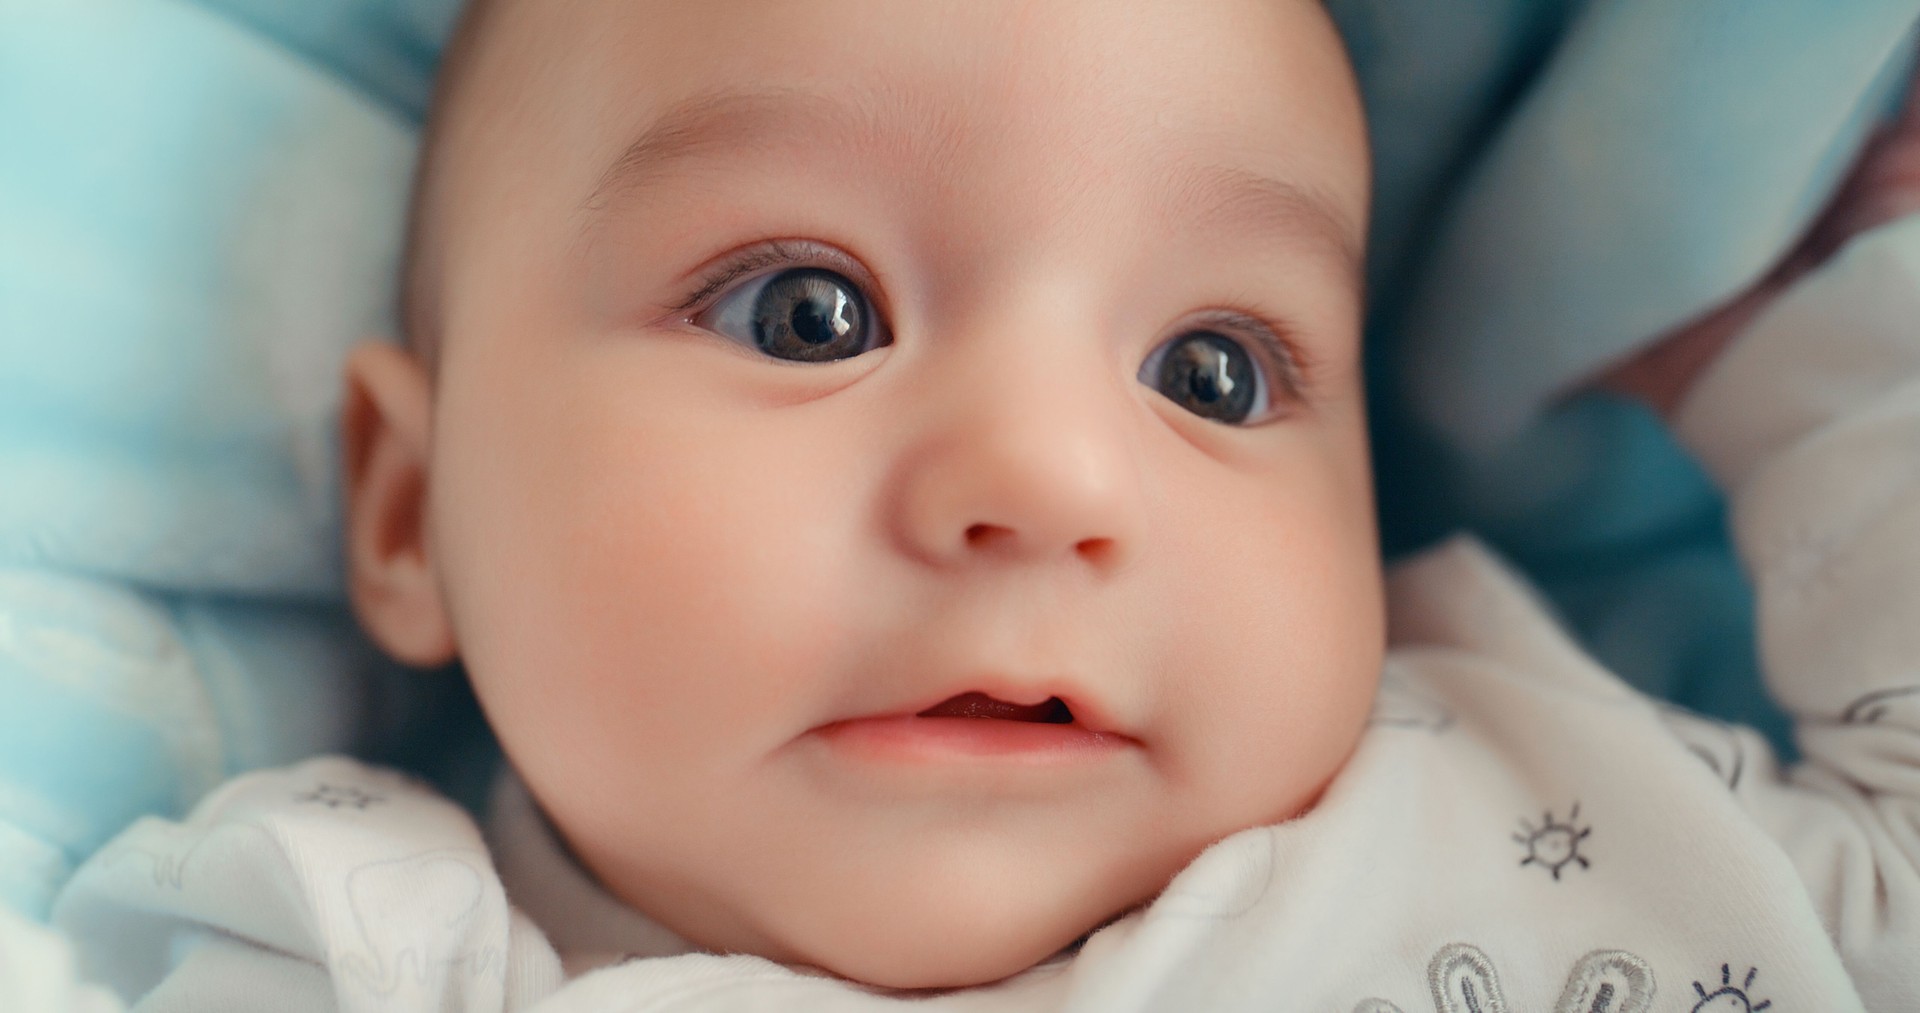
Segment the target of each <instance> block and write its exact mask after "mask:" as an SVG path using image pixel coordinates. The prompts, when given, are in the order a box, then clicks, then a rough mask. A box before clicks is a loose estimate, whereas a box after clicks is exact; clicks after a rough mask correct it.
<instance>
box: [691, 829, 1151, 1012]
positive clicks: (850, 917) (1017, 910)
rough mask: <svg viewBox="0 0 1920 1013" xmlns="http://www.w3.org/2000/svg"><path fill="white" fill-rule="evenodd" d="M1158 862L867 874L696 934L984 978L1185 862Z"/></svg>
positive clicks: (717, 941)
mask: <svg viewBox="0 0 1920 1013" xmlns="http://www.w3.org/2000/svg"><path fill="white" fill-rule="evenodd" d="M986 864H992V863H986ZM1086 864H1087V865H1094V864H1097V863H1095V862H1088V863H1086ZM1153 864H1154V866H1155V867H1154V868H1152V869H1151V871H1149V870H1148V869H1145V868H1142V869H1138V870H1135V871H1134V872H1133V873H1126V872H1123V873H1121V874H1120V875H1119V876H1116V877H1110V878H1104V879H1102V878H1088V879H1084V880H1082V881H1080V882H1077V883H1069V884H1063V883H1062V880H1063V879H1068V878H1070V877H1063V876H1060V875H1056V872H1057V871H1058V870H1049V869H1036V868H1032V867H1028V868H1025V869H1021V870H1018V871H1017V872H1016V873H1014V874H1012V875H1006V876H997V877H990V878H986V879H983V878H982V877H981V876H980V875H977V874H976V875H973V876H964V877H963V876H955V875H952V874H950V873H949V874H946V875H941V874H937V873H929V874H927V875H925V876H922V877H918V878H917V881H915V882H913V883H911V884H910V885H906V886H901V885H897V884H887V883H882V882H876V881H874V880H867V881H864V882H862V883H861V884H860V886H859V887H858V888H856V892H857V893H858V894H861V895H857V896H848V895H844V894H843V895H841V896H838V897H835V896H832V895H823V894H822V893H821V892H820V891H819V889H818V888H817V887H816V888H813V889H809V888H805V887H803V888H802V889H799V890H796V891H793V892H792V893H789V894H787V895H785V896H781V897H777V898H769V897H761V898H758V901H759V902H760V903H759V905H758V906H757V910H754V911H751V912H741V914H742V916H743V919H742V922H741V923H737V924H736V926H735V928H734V929H733V930H732V931H728V930H724V929H723V930H721V933H722V934H723V935H725V936H727V938H714V939H702V938H699V937H697V936H695V935H692V934H689V935H688V938H689V939H690V940H691V941H693V942H694V943H696V944H697V945H700V946H702V947H703V948H705V949H708V950H713V951H718V952H734V953H741V952H746V953H754V954H757V955H759V956H762V957H766V958H768V959H770V960H774V961H776V962H778V963H781V964H784V965H787V966H789V967H792V968H794V969H796V970H801V971H803V972H806V973H825V974H828V975H832V976H834V977H839V978H844V979H848V980H850V981H853V982H856V983H859V984H862V985H868V986H878V987H881V988H888V989H903V990H924V989H950V988H962V987H968V986H975V985H984V984H989V983H992V982H996V981H999V980H1001V979H1004V978H1008V977H1011V976H1013V975H1017V974H1019V973H1021V972H1022V971H1026V970H1028V969H1030V968H1032V967H1034V966H1035V965H1037V964H1041V963H1045V962H1047V961H1048V960H1050V959H1052V958H1055V957H1058V956H1063V955H1065V954H1067V953H1069V952H1071V951H1072V950H1074V949H1076V948H1077V947H1078V946H1079V944H1080V943H1082V942H1083V941H1085V939H1086V937H1087V936H1088V935H1089V934H1091V933H1092V932H1094V931H1096V930H1098V929H1099V928H1101V927H1103V926H1104V925H1106V924H1108V923H1110V922H1112V921H1113V920H1115V919H1116V918H1119V917H1121V916H1123V915H1124V914H1126V913H1127V912H1129V911H1132V910H1134V909H1136V908H1138V907H1140V906H1141V905H1143V904H1145V903H1147V902H1149V901H1150V900H1151V899H1152V898H1153V897H1154V896H1156V895H1157V894H1158V893H1159V892H1160V891H1161V890H1162V889H1164V888H1165V886H1166V883H1167V882H1168V881H1169V880H1171V878H1172V876H1173V874H1174V873H1175V872H1177V871H1178V868H1179V866H1180V865H1182V864H1184V862H1181V861H1175V862H1160V863H1153ZM1159 866H1167V868H1164V869H1162V868H1159ZM903 871H905V870H903ZM1141 873H1144V875H1141ZM909 874H910V873H909ZM1129 880H1131V881H1132V882H1129ZM1063 886H1064V888H1063ZM769 901H771V902H772V904H769V903H768V902H769ZM775 905H778V906H775ZM748 920H751V922H752V925H751V926H749V925H748V924H747V921H748Z"/></svg>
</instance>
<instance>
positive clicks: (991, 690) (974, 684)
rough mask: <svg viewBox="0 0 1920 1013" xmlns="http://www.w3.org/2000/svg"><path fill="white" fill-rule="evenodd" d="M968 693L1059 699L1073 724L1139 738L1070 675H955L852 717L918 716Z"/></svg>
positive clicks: (1019, 700) (1017, 700)
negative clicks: (925, 691)
mask: <svg viewBox="0 0 1920 1013" xmlns="http://www.w3.org/2000/svg"><path fill="white" fill-rule="evenodd" d="M968 693H981V694H984V695H986V696H989V697H992V698H993V699H995V700H1000V701H1004V702H1006V703H1011V704H1019V705H1023V706H1030V705H1034V704H1042V703H1045V702H1047V701H1048V700H1053V699H1057V700H1059V701H1060V702H1061V703H1064V704H1066V706H1067V710H1068V711H1070V712H1071V713H1072V715H1073V722H1072V726H1073V727H1076V728H1082V729H1085V730H1086V731H1089V732H1093V733H1096V734H1100V735H1107V736H1112V737H1115V738H1120V739H1127V740H1129V741H1134V742H1135V743H1136V744H1137V742H1138V740H1136V739H1134V737H1133V736H1132V735H1130V734H1128V733H1127V731H1126V730H1125V729H1124V728H1122V727H1121V725H1120V722H1119V721H1118V719H1116V718H1115V716H1114V715H1113V713H1112V712H1111V711H1110V710H1109V709H1108V708H1107V706H1106V704H1105V701H1103V700H1102V699H1101V698H1100V697H1099V696H1098V695H1096V694H1095V693H1093V692H1092V691H1091V690H1089V689H1088V688H1087V687H1086V686H1085V685H1083V684H1081V683H1079V682H1077V681H1075V680H1073V679H1069V678H1037V677H1036V678H1019V677H1015V676H1011V675H1007V674H1004V673H982V674H977V675H973V676H970V677H967V678H961V679H955V680H953V681H952V682H950V683H947V684H946V688H945V689H943V690H941V691H939V692H936V693H933V694H929V695H927V696H923V697H919V698H917V699H916V700H914V701H912V702H909V703H908V704H906V705H905V706H902V707H898V708H893V709H889V710H886V711H880V712H875V713H872V714H863V715H860V716H859V717H857V718H853V719H852V720H856V721H860V720H873V719H884V718H904V717H914V716H917V715H919V714H920V713H921V712H923V711H926V710H930V709H932V708H934V707H938V706H940V705H941V704H943V703H946V702H947V701H949V700H952V699H953V698H954V697H958V696H964V695H966V694H968Z"/></svg>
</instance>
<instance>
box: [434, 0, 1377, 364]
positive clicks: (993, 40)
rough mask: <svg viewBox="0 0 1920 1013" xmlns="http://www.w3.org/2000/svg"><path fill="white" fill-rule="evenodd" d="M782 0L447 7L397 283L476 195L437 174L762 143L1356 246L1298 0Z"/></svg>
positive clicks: (1319, 25)
mask: <svg viewBox="0 0 1920 1013" xmlns="http://www.w3.org/2000/svg"><path fill="white" fill-rule="evenodd" d="M808 8H809V11H810V13H811V14H812V15H813V16H811V17H807V18H801V19H797V20H796V19H795V18H794V17H793V16H792V8H791V6H790V5H788V4H785V3H774V2H770V0H713V2H706V3H701V4H683V3H630V2H623V0H568V2H565V3H558V4H551V5H550V4H544V3H543V4H525V3H514V2H511V0H481V2H479V3H477V4H476V5H475V6H473V7H472V8H470V9H469V11H468V14H467V20H466V21H465V22H464V23H463V24H462V26H461V27H460V30H459V31H458V33H457V34H456V37H455V40H454V43H453V45H452V46H451V48H450V55H449V64H448V66H447V68H446V69H445V71H444V76H443V79H442V88H441V91H440V93H439V94H438V95H437V97H436V102H435V109H434V113H433V122H432V125H431V126H430V130H429V135H428V138H427V150H426V152H425V154H424V155H423V162H422V168H421V185H420V188H419V191H418V194H417V198H416V209H415V231H416V233H417V235H416V241H415V242H414V243H412V244H411V246H410V249H411V251H412V252H411V253H410V257H409V284H408V290H409V303H410V305H412V306H414V307H415V308H416V309H417V308H418V307H419V306H420V305H421V304H425V303H430V302H432V301H434V300H433V299H431V298H427V297H423V296H422V294H421V290H422V289H423V288H426V287H428V285H429V277H428V276H431V275H433V274H435V273H437V267H436V266H435V259H434V255H435V248H436V245H437V244H438V243H439V242H440V239H441V237H440V232H441V230H442V229H443V228H444V227H445V226H444V223H443V222H441V221H440V220H439V219H440V218H441V217H442V216H445V215H446V214H448V212H449V211H450V210H451V209H452V208H453V206H454V205H455V204H458V205H459V206H460V210H461V211H463V212H464V211H465V210H466V209H467V208H471V207H475V206H476V203H475V202H474V200H473V198H471V197H470V196H469V197H465V198H463V199H462V200H460V201H453V200H448V199H446V196H445V191H446V190H447V189H448V188H447V187H446V186H445V181H444V177H446V176H448V175H450V174H451V175H465V174H468V173H478V174H484V175H490V176H492V177H493V181H492V184H491V191H492V192H491V194H490V195H489V196H488V197H486V198H482V200H484V202H485V205H486V206H490V207H499V206H501V205H502V204H503V203H506V202H514V203H516V204H518V203H524V202H525V200H526V198H527V197H528V195H529V194H530V193H534V192H536V191H542V190H548V191H551V190H557V189H560V188H567V189H569V191H570V192H569V193H568V195H567V197H568V200H569V201H570V206H569V207H567V208H565V209H558V208H556V212H557V213H563V214H567V215H569V216H572V217H580V216H582V214H587V213H590V212H592V211H593V210H594V209H596V208H604V207H607V206H609V205H614V204H617V203H618V201H619V200H620V199H622V198H625V197H629V196H631V195H634V194H640V193H645V192H646V191H647V189H648V187H649V185H651V184H655V183H660V182H662V181H664V180H667V179H669V178H670V177H671V178H676V179H678V180H679V181H680V182H682V183H688V182H692V181H695V180H697V179H698V178H699V175H700V173H701V172H712V171H717V170H719V169H721V168H723V167H726V166H728V165H737V164H740V163H741V162H742V161H743V160H744V159H746V158H749V157H755V156H758V157H763V158H764V157H765V156H766V155H767V154H768V153H769V152H770V151H771V150H772V149H773V148H775V147H776V146H781V145H784V146H786V147H787V148H788V149H789V150H795V151H798V150H802V149H806V148H808V147H809V146H810V145H811V146H812V147H813V148H815V149H818V148H824V147H830V146H842V147H845V148H847V150H849V151H851V150H853V149H854V148H855V147H858V148H859V155H860V164H861V165H862V166H864V165H866V164H869V163H873V162H878V161H886V160H889V159H890V160H892V162H891V164H893V165H895V166H897V168H896V169H895V170H894V171H892V172H891V173H890V174H889V175H887V176H885V177H883V178H881V179H879V180H875V181H872V182H873V185H877V186H883V187H884V186H888V185H893V184H897V183H900V182H901V181H905V180H908V179H918V180H921V181H923V182H925V181H931V182H933V183H935V184H939V185H938V186H936V187H935V188H934V190H935V192H933V193H932V194H931V199H936V200H937V199H945V198H948V197H953V196H954V195H956V194H958V193H959V192H960V190H961V189H962V188H961V187H960V186H959V184H958V182H957V181H959V180H962V179H969V180H972V181H974V182H975V183H976V184H978V185H977V186H976V193H975V196H976V197H978V198H980V200H979V201H978V203H980V204H982V205H983V206H985V207H986V209H987V210H988V211H991V210H993V206H994V205H996V204H1004V203H1007V202H999V201H995V200H994V199H993V197H994V195H995V193H996V192H1007V191H1011V190H1014V189H1026V190H1038V189H1042V188H1047V187H1051V190H1050V191H1049V193H1050V195H1051V196H1050V197H1049V198H1048V200H1051V201H1052V202H1053V203H1056V204H1057V203H1061V202H1065V201H1070V200H1079V199H1088V198H1092V197H1096V196H1099V195H1100V194H1101V192H1102V191H1103V190H1105V191H1110V193H1108V195H1107V197H1106V199H1108V200H1110V201H1118V202H1121V203H1126V202H1129V201H1132V202H1138V201H1139V200H1141V199H1142V198H1141V197H1140V195H1139V194H1127V193H1124V192H1123V188H1124V186H1136V187H1140V186H1149V185H1151V186H1154V187H1157V188H1159V189H1160V190H1163V191H1166V194H1165V195H1163V196H1164V200H1162V201H1161V202H1162V203H1165V204H1167V206H1168V207H1169V208H1171V209H1180V208H1187V207H1193V206H1204V207H1206V208H1209V209H1219V208H1222V207H1225V208H1237V209H1238V215H1237V217H1239V218H1242V219H1245V220H1247V221H1252V222H1266V223H1268V224H1271V225H1273V226H1275V227H1276V228H1277V229H1281V230H1291V231H1293V232H1298V233H1301V234H1305V235H1315V236H1318V237H1319V240H1320V242H1321V245H1323V246H1325V247H1327V248H1329V249H1331V250H1334V251H1336V253H1337V255H1339V256H1342V257H1344V258H1346V259H1349V260H1355V261H1357V258H1358V250H1359V246H1360V244H1361V241H1362V237H1363V235H1364V231H1365V215H1366V195H1367V187H1368V168H1367V158H1366V144H1365V139H1364V128H1363V126H1362V125H1361V123H1360V116H1359V108H1360V107H1359V102H1358V98H1357V95H1356V94H1355V93H1354V89H1353V85H1352V78H1351V71H1350V68H1349V67H1348V66H1347V63H1346V59H1345V54H1344V51H1343V50H1342V48H1341V45H1340V42H1339V38H1338V35H1337V33H1335V31H1334V30H1333V28H1332V25H1331V23H1330V22H1329V21H1328V19H1327V18H1326V16H1325V14H1324V12H1323V11H1321V10H1320V8H1319V6H1318V5H1317V4H1312V3H1306V2H1291V0H1281V2H1278V3H1276V2H1274V0H1222V2H1219V3H1209V4H1207V5H1201V6H1199V7H1195V6H1193V5H1191V4H1190V3H1188V2H1186V0H1158V2H1156V0H1140V2H1137V3H1130V4H1129V5H1128V7H1127V11H1126V15H1125V16H1124V17H1122V16H1118V15H1117V14H1116V9H1115V8H1114V7H1113V6H1112V5H1111V4H1110V2H1109V0H1052V2H1046V3H1024V2H1023V3H1014V2H1011V0H1006V2H1001V0H976V2H973V3H969V4H967V5H962V6H956V7H953V8H940V9H935V8H931V7H926V6H923V5H918V4H913V5H907V4H898V3H893V2H888V0H814V2H812V3H809V4H808ZM1183 162H1184V163H1186V164H1181V163H1183ZM796 178H797V177H796ZM844 182H846V183H847V184H849V185H868V184H867V183H866V182H863V181H862V180H860V179H859V178H856V177H853V176H850V177H848V178H847V179H846V180H845V181H844ZM949 184H950V185H949ZM461 189H462V190H463V191H464V190H467V189H469V188H466V187H462V188H461ZM478 189H480V190H485V189H488V188H485V187H482V188H478ZM1042 203H1046V201H1042ZM1225 213H1228V214H1229V216H1230V217H1233V216H1234V215H1233V214H1232V212H1225ZM587 217H591V215H590V214H587ZM960 217H961V218H962V219H963V221H962V222H960V224H965V221H964V219H968V218H971V219H973V221H974V224H976V225H977V226H978V227H980V228H987V227H989V223H990V221H991V215H989V216H987V217H977V216H973V215H963V216H960ZM1000 224H1001V226H1002V227H1003V228H1024V227H1026V226H1027V225H1028V224H1031V223H1028V222H1021V221H1015V222H1002V223H1000ZM420 317H421V315H420V314H418V313H416V312H412V311H410V312H409V314H408V319H409V327H410V329H412V330H415V331H416V332H417V333H428V332H431V331H433V330H435V328H432V327H431V326H427V325H423V326H419V327H415V322H416V320H418V319H420Z"/></svg>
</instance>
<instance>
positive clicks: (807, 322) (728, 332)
mask: <svg viewBox="0 0 1920 1013" xmlns="http://www.w3.org/2000/svg"><path fill="white" fill-rule="evenodd" d="M693 323H694V324H696V325H698V326H700V327H704V328H706V329H707V330H710V331H713V332H715V333H717V334H721V335H724V336H726V337H729V338H732V339H734V340H735V341H741V342H749V343H751V344H752V345H753V347H755V348H757V349H759V350H760V351H762V352H765V353H766V354H768V355H771V356H773V357H774V358H776V359H786V360H789V361H792V362H826V361H829V360H832V359H846V358H851V357H853V356H855V355H859V354H860V353H862V352H865V351H867V350H868V349H869V347H871V346H872V345H874V344H875V343H877V342H879V340H880V339H882V338H884V337H885V335H884V334H883V333H882V328H881V327H880V326H879V324H878V321H876V320H875V319H874V315H873V309H872V307H871V305H870V304H869V303H868V302H867V297H866V296H865V295H862V294H861V292H860V288H859V286H857V285H855V284H854V283H853V282H851V281H849V280H847V278H846V277H845V276H844V275H841V274H837V273H835V272H833V271H829V270H827V269H825V268H821V267H794V268H788V269H787V270H784V271H776V272H773V273H771V274H764V275H761V276H759V277H758V278H755V279H753V280H751V281H748V282H747V283H746V284H744V285H741V286H739V287H738V288H735V289H734V290H732V291H731V292H728V293H726V294H725V295H722V296H721V297H720V298H719V300H717V301H716V302H715V303H714V304H713V305H712V306H711V307H709V308H708V309H706V310H705V311H703V312H702V313H701V314H700V315H699V316H697V317H694V318H693Z"/></svg>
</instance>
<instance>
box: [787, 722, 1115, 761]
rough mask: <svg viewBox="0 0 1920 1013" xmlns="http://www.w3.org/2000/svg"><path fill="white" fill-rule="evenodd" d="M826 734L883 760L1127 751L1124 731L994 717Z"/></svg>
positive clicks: (836, 728) (1046, 757)
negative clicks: (1119, 733) (1117, 733)
mask: <svg viewBox="0 0 1920 1013" xmlns="http://www.w3.org/2000/svg"><path fill="white" fill-rule="evenodd" d="M820 735H821V736H822V737H823V738H825V739H826V740H827V741H828V742H830V743H832V744H833V745H835V746H837V747H839V748H841V749H844V750H847V751H849V752H852V753H855V754H858V755H861V756H866V757H870V758H873V759H883V760H895V761H899V760H908V761H939V760H949V761H950V760H967V759H981V758H1005V759H1017V760H1026V761H1032V762H1069V761H1076V760H1093V759H1098V758H1100V757H1103V756H1108V755H1111V754H1113V753H1116V752H1119V751H1120V750H1122V749H1125V748H1126V747H1127V746H1128V745H1130V744H1131V740H1130V739H1128V738H1126V737H1125V736H1121V735H1112V734H1108V733H1103V732H1095V731H1089V730H1088V729H1086V728H1082V727H1081V726H1079V725H1057V724H1043V723H1041V722H1037V721H1001V720H995V719H992V718H923V717H888V718H861V719H859V720H857V721H840V722H836V723H834V724H831V725H828V726H826V727H825V728H822V729H820Z"/></svg>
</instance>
